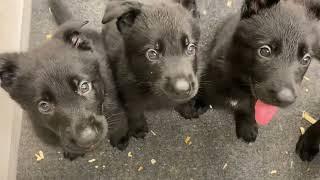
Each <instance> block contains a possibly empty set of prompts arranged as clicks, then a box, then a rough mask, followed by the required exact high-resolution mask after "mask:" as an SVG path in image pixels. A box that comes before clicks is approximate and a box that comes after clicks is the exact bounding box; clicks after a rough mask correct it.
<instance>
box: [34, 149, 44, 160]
mask: <svg viewBox="0 0 320 180" xmlns="http://www.w3.org/2000/svg"><path fill="white" fill-rule="evenodd" d="M34 155H35V156H36V158H37V161H41V160H43V159H44V154H43V152H42V151H41V150H40V151H39V152H38V154H34Z"/></svg>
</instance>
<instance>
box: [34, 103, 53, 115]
mask: <svg viewBox="0 0 320 180" xmlns="http://www.w3.org/2000/svg"><path fill="white" fill-rule="evenodd" d="M52 108H53V106H52V104H50V103H49V102H47V101H40V102H39V104H38V110H39V112H40V113H42V114H49V113H50V112H51V111H52Z"/></svg>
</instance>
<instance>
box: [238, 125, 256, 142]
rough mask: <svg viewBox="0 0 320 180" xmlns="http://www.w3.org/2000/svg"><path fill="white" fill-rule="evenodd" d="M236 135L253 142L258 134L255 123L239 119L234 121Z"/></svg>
mask: <svg viewBox="0 0 320 180" xmlns="http://www.w3.org/2000/svg"><path fill="white" fill-rule="evenodd" d="M236 133H237V137H238V138H239V139H240V138H241V139H243V140H244V141H245V142H247V143H250V142H254V141H256V139H257V136H258V127H257V125H256V124H255V123H250V122H246V121H240V122H237V123H236Z"/></svg>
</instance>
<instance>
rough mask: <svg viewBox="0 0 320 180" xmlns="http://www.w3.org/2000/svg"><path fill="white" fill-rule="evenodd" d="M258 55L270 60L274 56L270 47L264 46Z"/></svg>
mask: <svg viewBox="0 0 320 180" xmlns="http://www.w3.org/2000/svg"><path fill="white" fill-rule="evenodd" d="M258 54H259V56H261V57H263V58H269V57H270V56H271V55H272V51H271V47H270V46H268V45H264V46H262V47H261V48H260V49H259V50H258Z"/></svg>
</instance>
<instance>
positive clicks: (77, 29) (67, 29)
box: [54, 21, 92, 50]
mask: <svg viewBox="0 0 320 180" xmlns="http://www.w3.org/2000/svg"><path fill="white" fill-rule="evenodd" d="M88 23H89V21H82V22H80V21H70V22H67V23H65V24H63V25H62V26H61V27H60V28H59V30H58V31H57V33H55V35H54V37H55V38H58V39H62V40H63V41H65V42H66V43H67V44H71V45H72V46H73V47H75V48H78V49H81V50H91V49H92V42H91V41H90V40H89V38H88V37H86V36H85V34H83V33H82V31H81V28H83V26H85V25H86V24H88Z"/></svg>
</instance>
